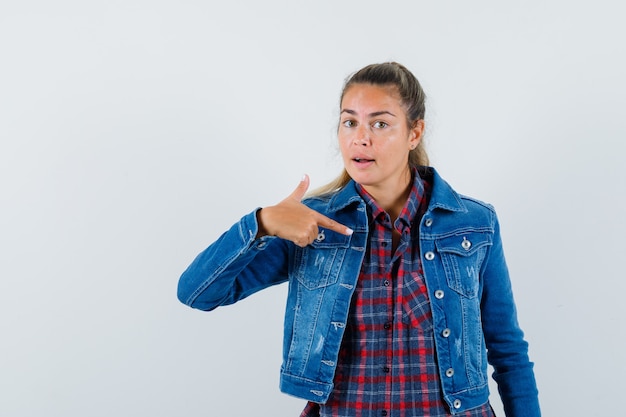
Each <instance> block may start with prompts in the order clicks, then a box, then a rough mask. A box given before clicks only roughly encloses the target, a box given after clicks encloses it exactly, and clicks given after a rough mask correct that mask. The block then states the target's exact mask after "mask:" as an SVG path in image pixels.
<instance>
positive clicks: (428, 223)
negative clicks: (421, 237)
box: [424, 219, 433, 227]
mask: <svg viewBox="0 0 626 417" xmlns="http://www.w3.org/2000/svg"><path fill="white" fill-rule="evenodd" d="M432 225H433V219H426V221H425V222H424V226H426V227H430V226H432Z"/></svg>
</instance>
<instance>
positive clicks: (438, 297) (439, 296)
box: [435, 290, 444, 300]
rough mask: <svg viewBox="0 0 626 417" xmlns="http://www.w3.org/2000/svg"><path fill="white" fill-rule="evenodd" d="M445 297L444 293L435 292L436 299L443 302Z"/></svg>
mask: <svg viewBox="0 0 626 417" xmlns="http://www.w3.org/2000/svg"><path fill="white" fill-rule="evenodd" d="M443 295H444V293H443V291H441V290H437V291H435V298H437V299H439V300H441V299H442V298H443Z"/></svg>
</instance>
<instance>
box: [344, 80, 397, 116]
mask: <svg viewBox="0 0 626 417" xmlns="http://www.w3.org/2000/svg"><path fill="white" fill-rule="evenodd" d="M398 107H402V101H401V98H400V94H399V93H398V89H397V87H396V86H395V85H392V84H389V85H376V84H352V85H350V86H348V87H347V88H346V90H345V91H344V93H343V97H342V99H341V109H342V110H344V109H352V110H356V108H375V109H376V110H381V109H382V108H398Z"/></svg>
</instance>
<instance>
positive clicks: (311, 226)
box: [257, 175, 352, 247]
mask: <svg viewBox="0 0 626 417" xmlns="http://www.w3.org/2000/svg"><path fill="white" fill-rule="evenodd" d="M308 189H309V176H308V175H305V176H304V177H303V178H302V180H301V181H300V184H298V186H297V187H296V189H295V190H294V191H293V192H292V193H291V194H290V195H289V196H288V197H287V198H285V199H284V200H283V201H281V202H280V203H278V204H276V205H275V206H269V207H264V208H262V209H261V210H259V211H258V213H257V219H258V221H259V233H258V234H257V237H261V236H264V235H271V236H278V237H280V238H283V239H286V240H290V241H292V242H293V243H295V244H296V245H298V246H300V247H305V246H307V245H308V244H310V243H311V242H313V241H314V240H315V239H316V238H317V235H318V234H319V228H320V226H323V227H325V228H327V229H329V230H333V231H335V232H337V233H341V234H343V235H351V234H352V229H350V228H348V227H346V226H344V225H343V224H341V223H338V222H336V221H334V220H332V219H329V218H328V217H326V216H324V215H323V214H321V213H318V212H317V211H315V210H312V209H310V208H308V207H307V206H305V205H304V204H302V203H301V202H300V201H301V200H302V197H304V194H305V193H306V191H307V190H308Z"/></svg>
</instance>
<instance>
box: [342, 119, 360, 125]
mask: <svg viewBox="0 0 626 417" xmlns="http://www.w3.org/2000/svg"><path fill="white" fill-rule="evenodd" d="M341 124H342V125H344V126H345V127H354V126H356V122H355V121H354V120H351V119H348V120H344V121H343V122H342V123H341Z"/></svg>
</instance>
